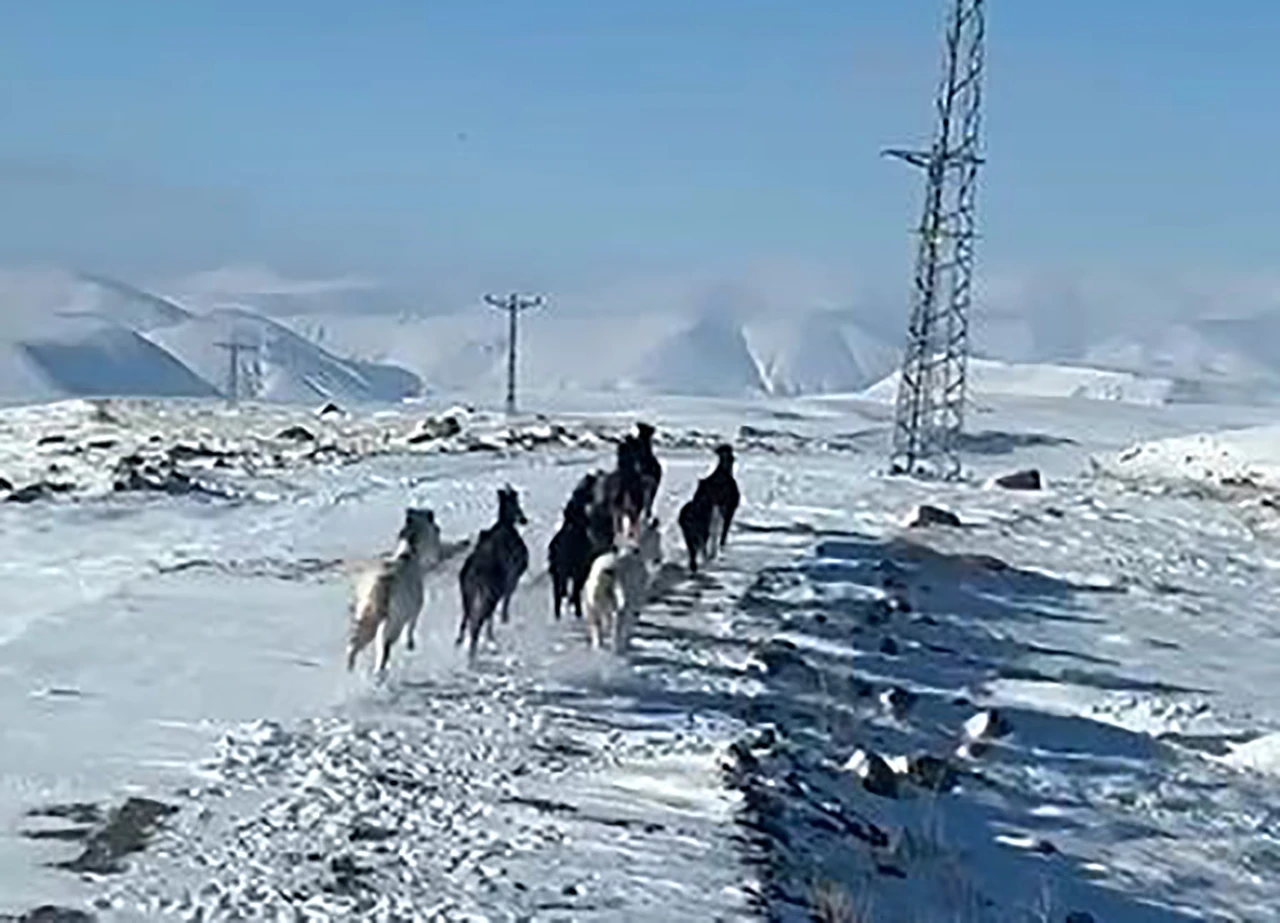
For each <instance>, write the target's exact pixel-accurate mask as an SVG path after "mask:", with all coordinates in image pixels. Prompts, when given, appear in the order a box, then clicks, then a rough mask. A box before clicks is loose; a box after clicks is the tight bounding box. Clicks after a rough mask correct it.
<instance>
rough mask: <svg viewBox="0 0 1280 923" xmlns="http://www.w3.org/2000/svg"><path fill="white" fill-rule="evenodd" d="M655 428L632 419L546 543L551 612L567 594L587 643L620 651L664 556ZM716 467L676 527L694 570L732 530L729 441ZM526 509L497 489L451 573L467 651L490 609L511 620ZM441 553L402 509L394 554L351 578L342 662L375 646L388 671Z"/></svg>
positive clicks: (425, 521)
mask: <svg viewBox="0 0 1280 923" xmlns="http://www.w3.org/2000/svg"><path fill="white" fill-rule="evenodd" d="M653 437H654V428H653V426H652V425H650V424H648V423H644V422H641V423H637V424H636V428H635V431H634V432H633V433H628V434H626V435H625V436H624V437H623V438H622V439H621V440H620V441H619V442H618V445H617V452H616V459H615V464H614V467H613V469H612V470H609V471H603V470H598V471H592V472H589V473H588V474H586V475H584V476H583V477H582V479H581V480H580V481H579V482H578V483H577V485H576V486H575V487H574V489H573V491H572V492H571V493H570V495H569V498H568V500H567V501H566V503H565V506H564V511H563V516H562V521H561V523H560V527H559V529H558V530H557V531H556V533H555V535H554V536H553V537H552V539H551V542H550V544H549V546H548V548H547V564H548V571H549V575H550V577H551V589H552V604H553V611H554V614H555V618H556V619H557V620H559V619H560V617H561V614H562V611H563V609H564V605H565V603H566V602H567V603H568V604H569V606H570V607H571V608H572V609H573V612H574V614H575V615H576V616H577V617H578V618H580V619H585V620H586V623H587V629H588V637H589V639H590V643H591V645H592V647H599V646H602V643H603V640H604V638H605V636H606V635H608V636H611V638H612V646H613V649H614V651H615V653H620V652H621V651H623V650H625V648H626V646H627V640H628V637H629V632H630V628H631V625H632V623H633V622H634V617H635V614H636V612H637V611H638V609H639V607H640V606H641V605H642V604H643V601H644V597H645V596H646V594H647V592H648V587H649V582H650V579H651V576H652V572H653V569H654V568H656V567H657V565H658V563H659V562H660V560H661V544H660V539H659V525H660V524H659V521H658V519H657V517H655V516H654V514H653V505H654V501H655V500H656V499H657V495H658V488H659V486H660V485H661V483H662V474H663V468H662V464H661V462H659V461H658V458H657V456H656V455H655V453H654V450H653ZM715 454H716V465H715V468H714V469H713V470H712V471H711V473H710V474H708V475H707V476H705V477H703V478H700V479H699V480H698V483H697V487H696V488H695V490H694V493H693V496H692V497H691V498H690V499H689V501H688V502H686V503H685V504H684V505H683V506H682V507H681V508H680V512H679V515H678V524H679V527H680V532H681V535H682V536H683V538H684V544H685V550H686V552H687V555H688V568H689V571H690V573H694V574H696V573H697V572H698V567H699V566H700V565H701V564H705V562H706V561H708V560H710V559H711V558H714V557H715V556H716V555H717V554H718V553H719V550H720V548H721V547H722V546H723V545H724V543H725V542H726V541H727V539H728V535H729V529H730V527H731V526H732V524H733V517H734V514H735V513H736V512H737V509H738V505H739V502H740V500H741V493H740V491H739V488H738V484H737V481H736V479H735V478H734V473H733V463H734V455H733V447H732V446H730V445H728V444H727V443H726V444H721V445H719V446H717V447H716V449H715ZM527 523H528V518H527V517H526V516H525V514H524V510H523V509H522V508H521V505H520V497H519V494H518V492H517V491H516V490H515V488H513V487H511V486H510V485H507V486H504V487H502V488H501V489H499V490H498V513H497V519H496V521H495V522H494V524H493V525H491V526H489V527H488V528H486V529H484V530H482V531H481V532H480V534H479V535H478V536H477V537H476V540H475V542H474V543H473V545H472V547H471V550H470V552H469V553H468V554H467V557H466V560H465V561H464V562H463V565H462V569H461V571H460V572H459V575H458V583H459V590H460V592H461V597H462V619H461V622H460V624H459V626H458V635H457V639H456V642H455V645H456V646H460V645H462V644H463V643H464V642H467V643H468V645H469V654H470V656H471V658H473V659H474V657H475V655H476V650H477V647H478V645H479V642H480V638H481V636H482V635H485V636H487V637H488V638H489V639H490V640H493V637H494V621H495V615H496V616H498V617H500V618H501V620H502V622H503V623H504V624H505V623H506V622H507V621H508V620H509V616H510V606H511V598H512V596H513V595H514V594H515V591H516V587H517V585H518V584H519V582H520V579H521V577H522V576H523V575H524V573H525V572H526V571H527V570H528V567H529V549H528V547H527V545H526V544H525V541H524V539H523V538H522V537H521V535H520V526H523V525H526V524H527ZM443 558H444V548H443V543H442V542H441V538H440V530H439V526H438V525H437V523H436V521H435V515H434V513H433V511H431V510H424V509H417V508H409V509H408V510H406V511H405V521H404V524H403V526H402V527H401V529H400V533H399V535H398V536H397V541H396V547H395V550H394V551H393V552H392V554H391V555H390V557H389V558H387V559H386V560H383V561H380V562H379V563H378V564H377V565H375V566H374V567H373V568H371V569H370V570H368V571H367V572H365V573H364V574H363V575H362V576H361V578H360V580H359V581H358V582H357V585H356V600H355V606H354V612H353V615H354V618H353V621H352V630H351V633H350V636H349V639H348V650H347V669H348V670H350V669H352V668H353V667H354V665H355V661H356V657H357V656H358V655H359V653H360V651H361V650H362V649H363V648H365V647H367V646H368V645H370V644H374V649H375V656H376V660H377V662H376V670H377V672H378V673H379V674H381V673H383V672H384V671H385V669H386V666H387V663H388V660H389V657H390V653H391V648H392V645H394V644H395V642H396V640H397V638H398V637H399V636H400V635H401V634H402V633H404V632H405V631H406V629H407V636H406V646H407V647H408V649H409V650H413V648H414V634H415V629H416V626H417V620H418V615H419V613H420V612H421V609H422V603H423V596H424V591H423V577H424V573H425V571H426V570H427V569H429V568H431V567H432V566H434V565H436V564H438V563H439V562H440V561H441V560H442V559H443Z"/></svg>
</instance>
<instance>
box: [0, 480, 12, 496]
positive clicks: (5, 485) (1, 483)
mask: <svg viewBox="0 0 1280 923" xmlns="http://www.w3.org/2000/svg"><path fill="white" fill-rule="evenodd" d="M0 490H3V491H6V492H8V493H13V481H11V480H9V479H8V478H6V477H0Z"/></svg>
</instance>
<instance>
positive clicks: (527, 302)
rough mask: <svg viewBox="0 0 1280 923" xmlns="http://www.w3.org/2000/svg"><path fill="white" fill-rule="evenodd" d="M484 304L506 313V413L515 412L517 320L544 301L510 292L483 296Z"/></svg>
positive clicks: (541, 298) (512, 413) (535, 296)
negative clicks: (504, 294)
mask: <svg viewBox="0 0 1280 923" xmlns="http://www.w3.org/2000/svg"><path fill="white" fill-rule="evenodd" d="M484 300H485V302H486V303H487V304H488V305H489V306H490V307H493V308H497V309H498V310H499V311H506V312H507V413H508V414H511V415H514V414H515V412H516V333H517V327H518V324H517V320H516V319H517V318H518V317H519V316H520V314H521V313H522V312H524V311H528V310H529V309H530V308H538V307H541V306H542V305H543V304H544V303H545V301H544V299H543V297H542V296H541V295H533V296H526V295H517V294H516V293H514V292H512V293H511V294H510V295H507V296H505V297H503V298H499V297H498V296H496V295H485V296H484Z"/></svg>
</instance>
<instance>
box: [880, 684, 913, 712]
mask: <svg viewBox="0 0 1280 923" xmlns="http://www.w3.org/2000/svg"><path fill="white" fill-rule="evenodd" d="M918 699H919V696H917V695H916V694H915V693H914V692H910V691H909V690H906V689H903V688H902V687H901V686H894V687H893V688H891V689H886V690H885V691H884V692H882V693H880V704H881V705H883V706H884V707H885V709H886V710H888V712H889V713H890V714H892V715H893V716H894V717H895V718H901V717H902V716H904V715H905V714H906V713H907V712H909V711H910V710H911V708H912V706H914V705H915V704H916V701H917V700H918Z"/></svg>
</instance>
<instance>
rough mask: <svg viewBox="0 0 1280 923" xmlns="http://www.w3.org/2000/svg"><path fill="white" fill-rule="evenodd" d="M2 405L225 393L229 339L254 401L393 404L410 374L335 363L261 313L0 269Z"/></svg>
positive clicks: (110, 282) (85, 279)
mask: <svg viewBox="0 0 1280 923" xmlns="http://www.w3.org/2000/svg"><path fill="white" fill-rule="evenodd" d="M0 311H3V316H4V317H5V320H6V323H5V325H4V327H3V328H2V329H0V400H3V401H6V402H23V401H47V400H55V399H58V398H62V397H85V396H107V395H111V396H124V395H130V396H132V395H150V396H159V397H210V396H216V395H218V394H220V393H223V391H224V389H225V388H226V385H227V378H228V357H227V353H226V351H225V350H224V349H222V348H220V347H219V346H218V345H217V344H218V343H219V342H220V341H223V340H225V339H226V338H227V337H228V336H229V335H235V336H237V337H239V338H241V339H245V338H248V339H249V341H250V342H252V343H255V344H257V345H259V346H260V357H261V363H260V369H261V389H260V390H259V391H258V392H257V395H258V396H259V397H262V398H264V399H268V400H281V401H314V400H315V399H316V398H317V397H321V396H323V397H333V398H337V399H342V400H347V401H374V402H377V401H395V400H400V399H401V398H403V397H408V396H413V395H416V394H419V393H420V392H421V389H422V383H421V380H420V379H419V378H418V376H416V375H414V374H413V373H412V372H410V371H408V370H406V369H401V368H394V367H390V366H385V365H382V364H379V363H372V362H364V361H357V360H349V359H343V358H340V357H338V356H335V355H333V354H331V353H329V352H328V351H326V350H325V349H324V348H322V347H320V346H318V345H317V344H315V343H313V342H311V341H310V340H308V339H306V338H305V337H302V336H300V335H298V334H297V333H295V332H293V331H292V330H290V329H289V328H288V327H286V326H284V325H282V324H279V323H276V322H274V321H272V320H270V319H268V318H266V317H263V316H262V315H261V314H259V313H257V312H255V311H252V310H248V309H226V308H220V309H216V310H213V311H210V312H205V313H200V312H196V311H193V310H190V309H188V308H187V307H185V306H183V305H180V304H178V303H176V302H175V301H172V300H170V299H166V298H163V297H160V296H158V295H155V294H152V293H150V292H148V291H145V290H143V289H141V288H138V287H135V286H133V285H131V284H129V283H125V282H121V281H118V280H115V279H111V278H108V277H105V276H100V275H92V274H88V273H75V272H67V271H63V270H21V271H7V272H0Z"/></svg>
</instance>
